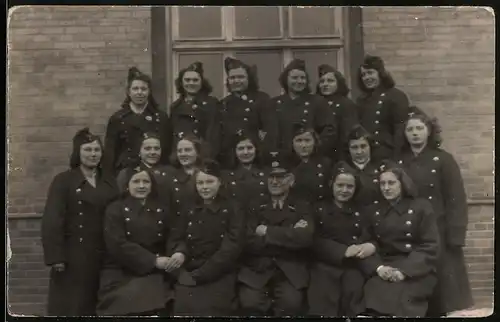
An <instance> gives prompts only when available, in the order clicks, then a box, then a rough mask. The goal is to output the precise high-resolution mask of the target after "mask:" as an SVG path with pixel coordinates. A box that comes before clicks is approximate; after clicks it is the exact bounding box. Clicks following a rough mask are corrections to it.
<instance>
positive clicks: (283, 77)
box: [278, 68, 312, 94]
mask: <svg viewBox="0 0 500 322" xmlns="http://www.w3.org/2000/svg"><path fill="white" fill-rule="evenodd" d="M294 69H295V68H294ZM294 69H290V70H286V69H285V70H284V71H283V72H281V74H280V76H279V78H278V80H279V83H280V85H281V88H283V90H284V91H285V93H288V74H290V72H291V71H292V70H294ZM298 70H301V71H303V72H304V73H306V87H305V88H304V90H303V91H302V93H305V94H311V93H312V90H311V81H310V78H309V74H308V73H307V72H306V71H304V70H302V69H298Z"/></svg>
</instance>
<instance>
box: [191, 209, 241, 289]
mask: <svg viewBox="0 0 500 322" xmlns="http://www.w3.org/2000/svg"><path fill="white" fill-rule="evenodd" d="M233 209H234V212H233V213H232V214H231V216H230V217H229V218H230V219H229V227H228V229H227V231H226V234H225V235H224V239H223V240H222V244H221V246H220V248H219V250H218V251H217V252H215V254H213V255H212V257H210V259H208V260H207V261H206V262H205V264H203V265H202V266H201V267H200V268H198V269H196V270H194V271H193V272H192V274H191V276H192V277H193V279H194V280H195V281H196V282H198V283H205V282H210V281H214V280H217V279H218V278H219V277H220V276H222V275H223V274H225V273H226V272H227V270H228V269H229V268H230V267H232V266H233V265H231V264H233V263H235V262H236V261H237V259H238V257H239V255H240V253H241V248H242V246H243V241H244V235H245V216H244V214H243V212H242V211H241V210H240V209H239V208H238V207H236V206H234V208H233Z"/></svg>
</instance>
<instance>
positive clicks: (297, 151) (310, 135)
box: [291, 123, 332, 208]
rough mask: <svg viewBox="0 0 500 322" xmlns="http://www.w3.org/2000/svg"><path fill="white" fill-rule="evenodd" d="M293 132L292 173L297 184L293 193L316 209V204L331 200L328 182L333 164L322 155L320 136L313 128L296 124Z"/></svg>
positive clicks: (293, 187) (304, 124)
mask: <svg viewBox="0 0 500 322" xmlns="http://www.w3.org/2000/svg"><path fill="white" fill-rule="evenodd" d="M292 131H293V132H292V133H293V134H292V135H293V139H292V145H293V152H294V155H293V157H292V160H293V161H292V164H293V165H294V168H293V171H292V173H293V174H294V176H295V183H294V185H293V186H292V189H291V192H292V193H293V194H294V195H295V196H297V197H299V198H302V199H305V200H306V201H308V202H310V203H313V207H314V208H316V207H315V205H314V204H316V203H318V202H320V201H324V200H327V199H331V195H332V194H331V193H330V189H329V187H328V186H329V182H328V181H329V180H330V178H331V167H332V164H331V161H330V159H328V158H326V157H324V156H322V155H321V152H320V142H319V138H318V135H317V134H316V132H315V131H314V129H313V128H312V127H311V126H309V125H307V124H306V123H295V124H294V126H293V129H292ZM294 161H295V162H294Z"/></svg>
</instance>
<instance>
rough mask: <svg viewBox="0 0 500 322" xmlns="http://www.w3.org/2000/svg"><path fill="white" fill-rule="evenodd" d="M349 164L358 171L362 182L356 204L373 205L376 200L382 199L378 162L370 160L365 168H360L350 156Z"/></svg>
mask: <svg viewBox="0 0 500 322" xmlns="http://www.w3.org/2000/svg"><path fill="white" fill-rule="evenodd" d="M348 162H349V164H350V165H351V167H352V168H353V169H354V170H355V171H356V174H357V175H358V176H359V180H360V182H361V187H359V190H358V192H357V194H356V196H355V199H356V204H358V205H360V206H369V205H372V204H373V202H374V201H375V200H381V199H382V194H381V192H380V184H379V182H378V178H379V175H380V170H379V165H378V163H377V162H375V161H373V160H370V162H368V163H367V164H366V165H365V167H364V168H363V169H361V168H359V167H358V166H357V165H356V164H355V163H353V162H352V161H351V160H350V158H349V161H348Z"/></svg>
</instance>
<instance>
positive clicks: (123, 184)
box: [116, 169, 127, 192]
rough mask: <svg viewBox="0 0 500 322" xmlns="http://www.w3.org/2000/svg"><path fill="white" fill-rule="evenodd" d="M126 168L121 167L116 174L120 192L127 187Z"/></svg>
mask: <svg viewBox="0 0 500 322" xmlns="http://www.w3.org/2000/svg"><path fill="white" fill-rule="evenodd" d="M125 172H126V170H125V169H122V170H120V172H119V173H118V176H116V184H117V186H118V189H119V191H120V192H124V191H125V190H126V189H127V179H126V177H125V176H126V174H125Z"/></svg>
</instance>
